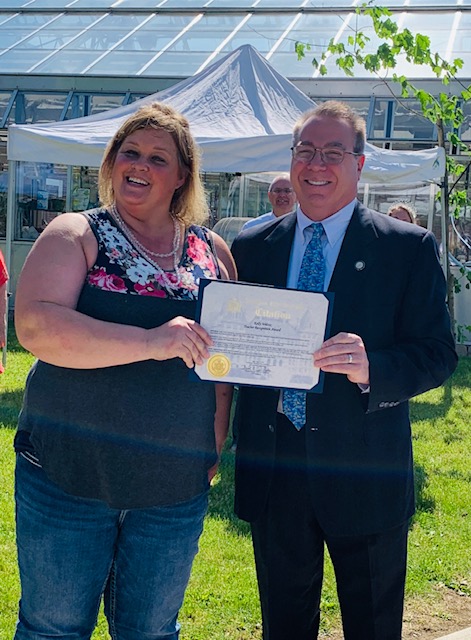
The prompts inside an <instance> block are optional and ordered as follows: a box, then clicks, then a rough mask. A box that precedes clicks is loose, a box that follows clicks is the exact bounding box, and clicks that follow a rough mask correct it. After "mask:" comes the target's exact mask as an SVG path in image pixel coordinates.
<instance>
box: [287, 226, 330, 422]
mask: <svg viewBox="0 0 471 640" xmlns="http://www.w3.org/2000/svg"><path fill="white" fill-rule="evenodd" d="M310 226H311V227H312V230H313V232H312V238H311V240H310V242H309V244H308V245H307V247H306V250H305V252H304V256H303V260H302V262H301V269H300V271H299V277H298V286H297V288H298V289H301V290H302V291H324V276H325V260H324V254H323V253H322V240H321V238H322V233H323V231H324V227H323V226H322V224H321V223H313V224H311V225H310ZM306 228H309V227H306ZM283 413H284V414H285V416H286V417H287V418H289V419H290V420H291V422H292V423H293V424H294V426H295V427H296V429H298V431H299V429H302V428H303V427H304V425H305V424H306V392H305V391H296V390H294V389H285V391H283Z"/></svg>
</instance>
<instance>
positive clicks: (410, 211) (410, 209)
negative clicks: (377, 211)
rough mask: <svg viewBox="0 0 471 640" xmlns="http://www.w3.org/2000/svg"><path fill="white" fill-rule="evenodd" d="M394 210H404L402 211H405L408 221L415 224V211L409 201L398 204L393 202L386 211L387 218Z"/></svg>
mask: <svg viewBox="0 0 471 640" xmlns="http://www.w3.org/2000/svg"><path fill="white" fill-rule="evenodd" d="M396 209H404V211H407V214H408V216H409V218H410V221H411V222H414V223H417V209H416V208H415V207H414V205H413V204H412V202H410V201H409V200H399V201H398V202H393V204H392V205H391V206H390V207H389V209H388V216H390V215H391V214H392V212H393V211H395V210H396Z"/></svg>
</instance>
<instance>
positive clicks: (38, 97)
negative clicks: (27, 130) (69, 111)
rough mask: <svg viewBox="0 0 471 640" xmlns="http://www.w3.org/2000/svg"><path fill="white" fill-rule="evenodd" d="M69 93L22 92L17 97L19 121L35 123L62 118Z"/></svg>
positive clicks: (16, 117) (16, 109)
mask: <svg viewBox="0 0 471 640" xmlns="http://www.w3.org/2000/svg"><path fill="white" fill-rule="evenodd" d="M66 98H67V93H51V94H42V93H23V92H22V93H20V94H18V96H17V98H16V104H15V112H16V116H15V120H16V122H17V123H26V124H34V123H36V122H37V123H40V122H57V121H58V120H60V117H61V114H62V110H63V108H64V104H65V100H66Z"/></svg>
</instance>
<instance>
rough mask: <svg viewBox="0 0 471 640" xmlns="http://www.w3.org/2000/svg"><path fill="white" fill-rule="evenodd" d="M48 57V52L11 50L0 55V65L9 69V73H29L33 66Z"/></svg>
mask: <svg viewBox="0 0 471 640" xmlns="http://www.w3.org/2000/svg"><path fill="white" fill-rule="evenodd" d="M46 55H47V51H42V52H31V51H30V50H26V51H18V50H17V49H10V51H6V52H5V53H2V54H1V55H0V65H1V66H2V67H3V68H4V69H8V73H28V71H29V69H30V68H31V67H32V65H33V64H35V63H36V62H37V61H38V60H40V59H42V58H45V57H46ZM35 58H36V59H35Z"/></svg>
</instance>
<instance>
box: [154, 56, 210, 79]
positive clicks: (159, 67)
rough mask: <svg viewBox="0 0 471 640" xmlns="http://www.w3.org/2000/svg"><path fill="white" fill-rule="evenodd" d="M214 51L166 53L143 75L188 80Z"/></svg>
mask: <svg viewBox="0 0 471 640" xmlns="http://www.w3.org/2000/svg"><path fill="white" fill-rule="evenodd" d="M211 53H212V51H198V52H195V51H192V52H191V54H190V52H189V51H166V52H165V53H163V54H162V55H161V56H160V57H159V58H157V60H155V61H154V62H153V63H152V64H151V65H149V66H148V67H147V68H146V69H145V70H144V71H143V73H142V75H144V76H162V77H170V78H188V77H189V76H192V75H194V74H195V73H196V72H197V71H198V69H199V68H200V67H201V65H202V64H203V63H204V62H205V61H206V60H207V59H208V57H209V56H210V55H211Z"/></svg>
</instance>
